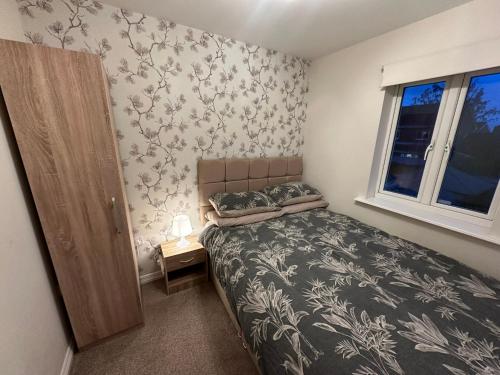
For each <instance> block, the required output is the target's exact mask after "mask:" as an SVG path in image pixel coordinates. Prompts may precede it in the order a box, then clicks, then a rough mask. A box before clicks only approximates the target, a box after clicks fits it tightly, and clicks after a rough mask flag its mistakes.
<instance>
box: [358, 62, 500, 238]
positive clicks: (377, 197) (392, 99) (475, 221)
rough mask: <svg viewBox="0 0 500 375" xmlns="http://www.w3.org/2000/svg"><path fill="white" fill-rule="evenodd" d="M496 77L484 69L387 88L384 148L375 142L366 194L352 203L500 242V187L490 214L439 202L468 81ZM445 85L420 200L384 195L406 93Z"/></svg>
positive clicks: (382, 144) (423, 177)
mask: <svg viewBox="0 0 500 375" xmlns="http://www.w3.org/2000/svg"><path fill="white" fill-rule="evenodd" d="M499 72H500V68H497V69H487V70H481V71H476V72H472V73H467V74H458V75H454V76H450V77H439V78H435V79H432V80H425V81H418V82H412V83H408V84H404V85H399V86H391V87H388V88H386V98H385V102H384V108H383V110H382V119H381V128H380V130H379V137H380V136H383V141H382V142H383V143H381V144H380V145H378V142H380V141H377V146H376V151H375V157H374V163H373V166H372V175H371V176H370V183H369V186H368V192H367V195H366V197H358V198H356V201H358V202H360V203H364V204H370V205H372V206H376V207H378V208H386V209H387V210H389V211H392V212H396V213H398V214H402V215H406V216H409V217H412V218H416V219H420V220H422V221H425V222H428V223H431V224H435V225H438V226H442V227H445V228H447V229H451V230H455V231H458V232H460V233H463V234H468V235H471V236H473V237H477V238H482V239H485V240H487V241H490V242H494V243H500V182H499V183H498V185H497V189H496V191H495V195H494V197H493V200H492V202H491V205H490V210H489V212H488V214H483V213H479V212H475V211H471V210H466V209H462V208H458V207H453V206H449V205H444V204H440V203H438V202H437V197H438V195H439V190H440V188H441V183H442V180H443V176H444V172H445V170H446V166H447V163H448V157H449V153H447V152H446V151H445V148H446V145H448V147H451V146H452V144H451V142H453V140H454V136H455V132H456V128H457V126H458V122H459V119H460V116H461V113H462V108H463V104H464V102H465V98H466V95H467V90H468V88H469V83H470V78H471V77H475V76H480V75H485V74H492V73H499ZM443 81H444V82H445V90H444V92H443V96H442V98H441V104H440V108H439V111H438V115H437V117H436V124H435V126H434V131H433V135H432V139H431V143H432V142H433V144H434V146H433V149H432V151H430V152H429V154H428V157H427V162H426V165H425V169H424V173H423V175H422V180H421V183H420V187H419V193H418V196H417V197H416V198H415V197H410V196H406V195H403V194H398V193H394V192H389V191H385V190H384V183H385V179H386V175H387V170H388V166H389V162H390V157H391V153H392V147H393V142H394V136H395V131H396V127H397V121H398V117H399V112H400V105H401V100H402V94H403V90H404V88H405V87H409V86H415V85H421V84H426V83H432V82H443ZM384 206H386V207H384ZM436 218H438V219H436ZM490 232H491V233H490Z"/></svg>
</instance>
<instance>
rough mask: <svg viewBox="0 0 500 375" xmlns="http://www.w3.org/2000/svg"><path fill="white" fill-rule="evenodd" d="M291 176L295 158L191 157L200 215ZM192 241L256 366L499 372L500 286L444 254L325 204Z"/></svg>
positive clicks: (296, 174) (295, 370) (310, 370)
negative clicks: (218, 196) (222, 200)
mask: <svg viewBox="0 0 500 375" xmlns="http://www.w3.org/2000/svg"><path fill="white" fill-rule="evenodd" d="M266 165H267V167H266ZM301 174H302V161H301V159H300V158H274V159H254V160H249V159H237V160H217V161H200V163H199V166H198V176H199V181H198V184H199V193H200V214H201V218H202V220H204V214H205V213H206V212H207V211H208V210H210V206H209V205H208V204H207V202H208V201H207V198H208V196H210V195H211V194H213V193H215V192H217V191H240V190H241V191H246V190H254V189H256V188H257V187H258V186H257V185H259V186H260V185H266V184H273V183H280V182H284V181H290V180H294V181H295V180H300V178H301V177H300V176H301ZM254 180H259V181H254ZM260 187H261V186H260ZM232 189H235V190H232ZM200 240H201V241H202V242H203V244H204V245H205V247H206V249H207V250H208V252H209V256H210V264H211V269H212V275H213V276H212V277H213V282H214V284H215V285H216V289H217V291H218V293H219V295H220V297H221V299H222V300H223V302H224V304H225V306H226V308H227V310H228V313H229V314H230V316H231V317H232V319H233V321H234V322H235V324H236V325H237V327H239V329H240V330H241V332H242V336H243V339H244V340H245V342H247V343H248V348H249V351H250V353H251V355H252V357H253V358H254V360H255V361H256V363H257V364H258V368H259V371H260V372H261V373H262V374H359V375H362V374H363V375H368V374H403V373H406V374H454V375H463V374H500V358H499V353H500V283H499V282H498V281H496V280H494V279H491V278H488V277H487V276H484V275H482V274H480V273H478V272H476V271H474V270H472V269H470V268H468V267H466V266H464V265H462V264H460V263H458V262H456V261H454V260H452V259H450V258H447V257H445V256H443V255H440V254H438V253H436V252H434V251H431V250H428V249H425V248H423V247H421V246H418V245H416V244H414V243H411V242H408V241H405V240H402V239H400V238H397V237H394V236H391V235H389V234H387V233H385V232H383V231H381V230H378V229H376V228H374V227H371V226H368V225H366V224H363V223H361V222H359V221H357V220H355V219H353V218H350V217H348V216H345V215H341V214H338V213H335V212H332V211H330V210H328V209H323V208H317V209H313V210H308V211H304V212H299V213H295V214H290V215H284V216H281V217H278V218H274V219H270V220H266V221H262V222H258V223H254V224H247V225H241V226H235V227H216V226H213V225H212V226H210V225H209V226H207V227H206V228H205V230H204V231H203V233H202V234H201V236H200ZM471 251H472V249H471Z"/></svg>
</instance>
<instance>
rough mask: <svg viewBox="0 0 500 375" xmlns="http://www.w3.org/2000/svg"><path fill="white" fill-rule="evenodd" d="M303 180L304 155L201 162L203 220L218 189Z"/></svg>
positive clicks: (233, 190) (199, 175) (257, 188)
mask: <svg viewBox="0 0 500 375" xmlns="http://www.w3.org/2000/svg"><path fill="white" fill-rule="evenodd" d="M301 179H302V157H298V156H292V157H277V158H258V159H215V160H199V161H198V199H199V205H200V220H201V222H202V224H205V222H206V219H205V214H206V213H207V212H208V211H212V210H213V208H212V206H211V204H210V202H209V201H208V198H210V197H211V196H212V195H213V194H215V193H219V192H238V191H253V190H261V189H262V188H264V187H266V186H268V185H276V184H282V183H284V182H288V181H300V180H301Z"/></svg>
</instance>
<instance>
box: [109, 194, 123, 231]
mask: <svg viewBox="0 0 500 375" xmlns="http://www.w3.org/2000/svg"><path fill="white" fill-rule="evenodd" d="M111 210H112V211H113V220H114V222H115V228H116V233H118V234H120V233H121V232H122V228H121V226H120V215H119V213H118V208H117V207H116V198H115V197H111Z"/></svg>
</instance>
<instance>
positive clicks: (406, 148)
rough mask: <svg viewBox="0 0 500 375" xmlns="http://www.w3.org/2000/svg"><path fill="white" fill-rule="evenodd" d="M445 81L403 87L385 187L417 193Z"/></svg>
mask: <svg viewBox="0 0 500 375" xmlns="http://www.w3.org/2000/svg"><path fill="white" fill-rule="evenodd" d="M444 88H445V82H435V83H427V84H422V85H415V86H407V87H403V88H402V94H401V98H400V99H399V101H400V105H399V114H398V116H397V121H396V124H395V134H396V135H395V137H394V140H393V142H392V148H391V151H390V154H389V156H388V157H389V162H388V166H387V170H386V175H385V178H384V191H388V192H393V193H397V194H402V195H406V196H409V197H415V198H416V197H418V193H419V190H420V184H421V182H422V177H423V174H424V169H425V165H426V159H427V155H428V152H429V150H430V148H431V147H432V143H431V140H432V134H433V133H434V128H435V126H436V119H437V115H438V112H439V108H440V106H441V98H442V97H443V91H444Z"/></svg>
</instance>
